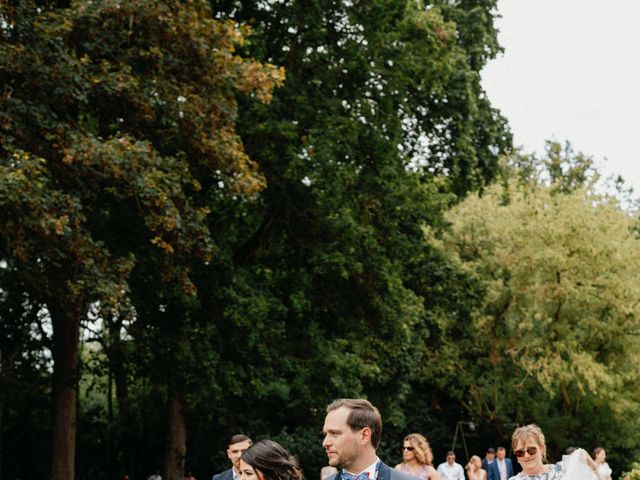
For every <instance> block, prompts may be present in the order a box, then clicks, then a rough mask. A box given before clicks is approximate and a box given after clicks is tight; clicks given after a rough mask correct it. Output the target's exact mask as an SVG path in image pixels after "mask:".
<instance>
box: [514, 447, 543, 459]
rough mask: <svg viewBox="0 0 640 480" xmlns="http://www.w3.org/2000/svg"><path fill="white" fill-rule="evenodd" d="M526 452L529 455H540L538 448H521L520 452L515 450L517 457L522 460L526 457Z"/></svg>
mask: <svg viewBox="0 0 640 480" xmlns="http://www.w3.org/2000/svg"><path fill="white" fill-rule="evenodd" d="M524 452H527V453H528V454H529V455H532V456H533V455H535V454H536V453H538V447H527V448H519V449H518V450H514V451H513V453H515V455H516V457H518V458H521V457H524Z"/></svg>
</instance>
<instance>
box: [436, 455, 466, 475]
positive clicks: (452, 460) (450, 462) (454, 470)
mask: <svg viewBox="0 0 640 480" xmlns="http://www.w3.org/2000/svg"><path fill="white" fill-rule="evenodd" d="M438 473H439V474H440V478H441V479H442V480H464V469H463V468H462V465H460V464H459V463H456V454H455V453H454V452H452V451H448V452H447V461H446V462H444V463H441V464H440V465H438Z"/></svg>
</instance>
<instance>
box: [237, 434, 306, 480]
mask: <svg viewBox="0 0 640 480" xmlns="http://www.w3.org/2000/svg"><path fill="white" fill-rule="evenodd" d="M240 478H241V480H302V478H303V477H302V470H300V466H299V465H298V461H297V460H296V459H295V457H294V456H293V455H291V454H290V453H289V452H288V451H287V450H285V449H284V448H283V447H282V445H280V444H279V443H277V442H273V441H271V440H261V441H259V442H256V443H254V444H253V445H252V446H250V447H249V448H247V449H246V450H245V451H244V452H242V456H241V457H240Z"/></svg>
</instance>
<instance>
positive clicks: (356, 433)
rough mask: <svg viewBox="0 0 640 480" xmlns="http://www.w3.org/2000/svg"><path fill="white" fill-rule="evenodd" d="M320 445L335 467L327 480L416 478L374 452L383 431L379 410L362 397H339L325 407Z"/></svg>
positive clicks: (330, 463)
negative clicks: (335, 471)
mask: <svg viewBox="0 0 640 480" xmlns="http://www.w3.org/2000/svg"><path fill="white" fill-rule="evenodd" d="M322 431H323V433H324V440H323V442H322V446H323V447H324V449H325V451H326V452H327V458H328V460H329V465H331V466H332V467H335V468H337V469H338V473H336V474H334V475H330V476H329V477H327V479H326V480H416V479H415V478H414V477H411V476H409V475H407V474H406V473H403V472H400V471H398V470H395V469H393V468H391V467H389V466H388V465H386V464H385V463H384V462H382V461H381V460H380V459H379V458H378V456H377V455H376V449H377V448H378V445H379V443H380V435H381V433H382V418H381V417H380V412H379V411H378V409H377V408H376V407H374V406H373V405H372V404H371V402H369V401H368V400H364V399H362V398H340V399H338V400H335V401H334V402H333V403H331V404H330V405H329V406H328V407H327V416H326V417H325V420H324V427H323V429H322Z"/></svg>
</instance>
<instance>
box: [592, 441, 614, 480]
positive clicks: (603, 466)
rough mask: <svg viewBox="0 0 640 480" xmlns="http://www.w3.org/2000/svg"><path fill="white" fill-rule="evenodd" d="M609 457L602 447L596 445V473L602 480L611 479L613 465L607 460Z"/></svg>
mask: <svg viewBox="0 0 640 480" xmlns="http://www.w3.org/2000/svg"><path fill="white" fill-rule="evenodd" d="M606 459H607V453H606V452H605V451H604V448H602V447H596V448H594V449H593V460H594V461H595V462H596V464H597V465H598V469H597V471H596V474H597V475H598V478H599V479H600V480H611V473H612V472H611V467H609V464H608V463H607V462H606V461H605V460H606Z"/></svg>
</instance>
